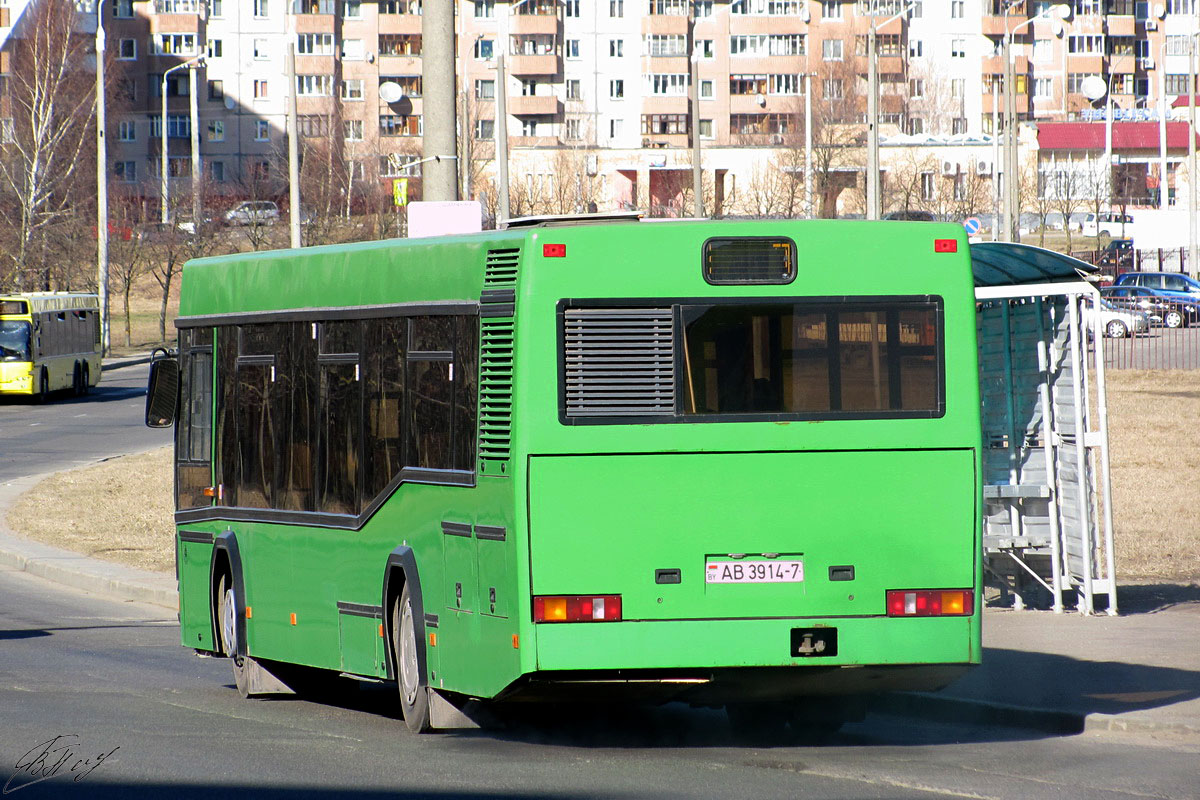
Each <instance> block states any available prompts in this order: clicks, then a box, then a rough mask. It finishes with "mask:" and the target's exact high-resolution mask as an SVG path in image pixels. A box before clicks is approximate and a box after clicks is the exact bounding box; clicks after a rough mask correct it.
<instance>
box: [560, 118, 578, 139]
mask: <svg viewBox="0 0 1200 800" xmlns="http://www.w3.org/2000/svg"><path fill="white" fill-rule="evenodd" d="M564 138H567V139H579V138H581V137H580V134H579V120H578V119H574V118H572V119H569V120H567V132H566V136H565V137H564Z"/></svg>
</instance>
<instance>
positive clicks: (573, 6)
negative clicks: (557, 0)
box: [563, 0, 579, 17]
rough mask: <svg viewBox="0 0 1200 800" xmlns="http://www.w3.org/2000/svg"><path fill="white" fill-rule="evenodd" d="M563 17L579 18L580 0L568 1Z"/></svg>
mask: <svg viewBox="0 0 1200 800" xmlns="http://www.w3.org/2000/svg"><path fill="white" fill-rule="evenodd" d="M563 15H564V16H567V17H578V16H579V0H566V2H565V3H563Z"/></svg>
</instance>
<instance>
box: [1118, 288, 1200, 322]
mask: <svg viewBox="0 0 1200 800" xmlns="http://www.w3.org/2000/svg"><path fill="white" fill-rule="evenodd" d="M1100 295H1101V296H1102V297H1103V298H1104V299H1105V301H1106V302H1107V303H1108V304H1109V305H1111V306H1113V307H1114V308H1121V309H1125V310H1127V311H1141V312H1144V313H1146V314H1149V315H1150V324H1151V325H1165V326H1167V327H1168V328H1182V327H1185V326H1188V325H1195V324H1196V322H1197V321H1198V320H1200V302H1189V301H1185V300H1177V299H1174V298H1170V297H1166V296H1164V295H1162V294H1159V293H1156V292H1155V291H1154V290H1153V289H1145V288H1143V287H1141V286H1106V287H1104V288H1103V289H1101V290H1100Z"/></svg>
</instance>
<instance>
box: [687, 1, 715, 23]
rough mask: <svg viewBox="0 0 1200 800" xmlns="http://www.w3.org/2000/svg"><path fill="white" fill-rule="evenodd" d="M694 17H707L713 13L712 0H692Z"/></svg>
mask: <svg viewBox="0 0 1200 800" xmlns="http://www.w3.org/2000/svg"><path fill="white" fill-rule="evenodd" d="M692 9H693V12H694V13H695V15H696V19H707V18H708V17H711V16H712V15H713V0H692Z"/></svg>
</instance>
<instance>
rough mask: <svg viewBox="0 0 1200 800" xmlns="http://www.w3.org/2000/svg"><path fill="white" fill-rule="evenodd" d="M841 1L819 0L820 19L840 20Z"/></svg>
mask: <svg viewBox="0 0 1200 800" xmlns="http://www.w3.org/2000/svg"><path fill="white" fill-rule="evenodd" d="M841 18H842V0H821V19H831V20H832V19H841Z"/></svg>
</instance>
